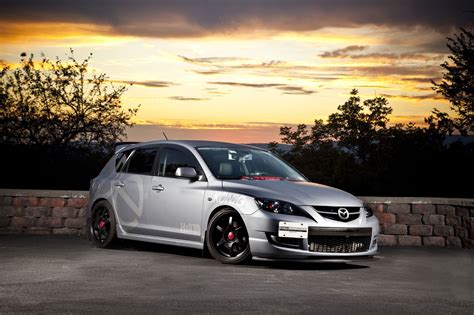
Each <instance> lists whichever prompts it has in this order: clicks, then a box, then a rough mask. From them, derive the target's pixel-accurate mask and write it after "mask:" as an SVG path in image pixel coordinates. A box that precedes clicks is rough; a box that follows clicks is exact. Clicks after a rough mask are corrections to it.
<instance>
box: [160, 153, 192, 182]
mask: <svg viewBox="0 0 474 315" xmlns="http://www.w3.org/2000/svg"><path fill="white" fill-rule="evenodd" d="M178 167H192V168H194V169H195V170H196V172H197V173H198V174H200V171H199V164H198V162H197V160H196V158H195V157H194V156H193V155H192V154H191V152H189V151H184V150H177V149H172V148H164V149H162V150H161V151H160V164H159V168H158V175H159V176H167V177H175V172H176V169H177V168H178Z"/></svg>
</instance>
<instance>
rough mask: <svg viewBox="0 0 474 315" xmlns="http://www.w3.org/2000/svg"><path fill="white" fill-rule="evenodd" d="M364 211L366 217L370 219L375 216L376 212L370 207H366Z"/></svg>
mask: <svg viewBox="0 0 474 315" xmlns="http://www.w3.org/2000/svg"><path fill="white" fill-rule="evenodd" d="M364 210H365V217H366V218H370V217H371V216H373V215H374V212H373V211H372V209H371V208H370V207H369V206H368V205H364Z"/></svg>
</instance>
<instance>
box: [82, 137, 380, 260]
mask: <svg viewBox="0 0 474 315" xmlns="http://www.w3.org/2000/svg"><path fill="white" fill-rule="evenodd" d="M87 215H88V224H89V227H90V234H91V237H92V239H93V241H94V242H95V244H96V245H97V246H98V247H107V246H110V245H111V244H112V243H113V242H114V241H115V240H116V239H117V238H120V239H130V240H138V241H146V242H154V243H161V244H169V245H176V246H184V247H191V248H198V249H203V250H204V249H207V250H208V251H209V253H210V254H211V255H212V256H213V257H214V258H215V259H217V260H219V261H221V262H223V263H232V264H237V263H242V262H244V261H246V260H248V259H250V258H251V257H262V258H280V259H308V258H317V259H342V260H344V259H349V260H350V259H352V258H354V257H363V256H367V257H370V256H373V255H374V254H375V253H376V251H377V235H378V233H379V223H378V221H377V218H376V217H375V216H374V215H373V213H372V211H371V210H370V209H369V208H367V207H364V206H363V204H362V202H361V201H360V200H359V199H357V198H356V197H354V196H353V195H351V194H349V193H346V192H344V191H341V190H339V189H336V188H332V187H328V186H324V185H320V184H316V183H312V182H310V181H308V180H307V179H306V178H305V177H304V176H303V175H302V174H300V173H299V172H298V171H297V170H296V169H294V168H293V167H292V166H290V165H289V164H288V163H286V162H285V161H283V160H281V159H280V158H278V157H277V156H275V155H273V154H272V153H270V152H269V151H266V150H263V149H260V148H257V147H252V146H246V145H238V144H230V143H223V142H210V141H155V142H146V143H139V144H132V145H128V146H125V147H122V148H121V149H119V150H118V152H116V153H115V155H114V156H113V157H112V158H111V159H110V161H109V162H108V163H107V165H106V166H105V167H104V169H103V170H102V171H101V173H100V174H99V175H98V176H97V177H96V178H94V179H93V180H92V181H91V186H90V198H89V204H88V207H87Z"/></svg>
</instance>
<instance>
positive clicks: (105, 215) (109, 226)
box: [90, 200, 117, 248]
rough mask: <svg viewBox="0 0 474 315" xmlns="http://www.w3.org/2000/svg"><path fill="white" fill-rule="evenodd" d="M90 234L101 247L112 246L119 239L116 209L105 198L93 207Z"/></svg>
mask: <svg viewBox="0 0 474 315" xmlns="http://www.w3.org/2000/svg"><path fill="white" fill-rule="evenodd" d="M90 235H91V238H92V241H93V242H94V244H95V245H96V246H97V247H100V248H106V247H110V246H111V245H113V243H114V241H115V240H116V239H117V233H116V229H115V216H114V211H113V210H112V206H111V205H110V204H109V203H108V202H107V201H105V200H103V201H99V202H98V203H96V204H95V205H94V207H93V208H92V211H91V224H90Z"/></svg>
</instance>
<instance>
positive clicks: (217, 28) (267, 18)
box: [0, 0, 473, 37]
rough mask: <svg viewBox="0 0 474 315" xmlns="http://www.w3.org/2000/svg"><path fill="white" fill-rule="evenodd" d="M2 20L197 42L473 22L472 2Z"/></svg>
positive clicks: (194, 4)
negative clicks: (333, 29) (88, 27)
mask: <svg viewBox="0 0 474 315" xmlns="http://www.w3.org/2000/svg"><path fill="white" fill-rule="evenodd" d="M1 7H2V10H1V11H0V20H1V21H2V22H3V23H9V22H15V23H21V22H62V23H83V24H94V25H97V26H99V27H100V26H102V27H103V28H102V31H103V32H107V33H110V34H121V35H134V36H145V37H196V36H207V35H211V34H229V33H233V32H242V33H248V31H253V30H256V31H258V30H265V31H309V30H317V29H320V28H323V27H356V26H361V25H379V26H396V27H414V26H425V27H428V28H432V29H436V30H438V31H442V32H444V33H447V32H449V31H451V29H452V28H453V27H454V26H459V25H465V24H467V23H468V21H469V19H470V18H471V17H470V15H469V14H467V13H466V12H468V11H472V8H473V5H472V0H458V1H446V0H418V1H413V0H399V1H380V0H365V1H352V0H300V1H286V0H274V1H267V0H235V1H222V0H208V1H205V2H202V1H194V0H160V1H146V0H102V1H90V0H75V1H57V0H42V1H38V0H22V1H18V0H4V1H2V5H1Z"/></svg>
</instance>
